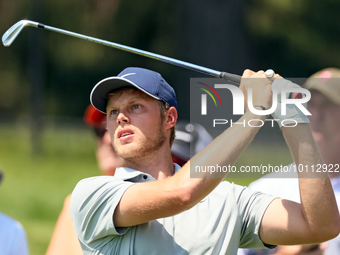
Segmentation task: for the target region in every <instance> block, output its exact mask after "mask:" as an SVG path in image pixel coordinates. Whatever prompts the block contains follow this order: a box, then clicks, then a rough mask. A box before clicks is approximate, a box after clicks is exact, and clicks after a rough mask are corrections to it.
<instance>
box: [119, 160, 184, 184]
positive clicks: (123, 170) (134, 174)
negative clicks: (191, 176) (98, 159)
mask: <svg viewBox="0 0 340 255" xmlns="http://www.w3.org/2000/svg"><path fill="white" fill-rule="evenodd" d="M174 166H175V173H177V172H178V170H179V169H181V167H180V166H179V165H178V164H176V163H174ZM114 178H117V179H121V180H123V181H132V182H148V181H155V180H156V179H155V178H153V177H152V176H151V175H150V174H147V173H143V172H141V171H137V170H134V169H132V168H128V167H117V168H116V173H115V175H114Z"/></svg>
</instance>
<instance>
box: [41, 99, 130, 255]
mask: <svg viewBox="0 0 340 255" xmlns="http://www.w3.org/2000/svg"><path fill="white" fill-rule="evenodd" d="M84 122H85V123H86V125H88V126H89V127H91V128H92V129H93V131H94V133H95V135H96V140H97V150H96V157H97V163H98V166H99V169H100V170H101V172H102V173H103V175H114V174H115V171H116V168H117V167H120V166H124V165H125V164H124V160H123V159H122V158H121V157H119V156H118V155H117V153H116V152H115V151H114V149H113V147H112V144H111V139H110V136H109V134H108V132H107V130H106V115H105V114H104V113H102V112H100V111H98V110H97V109H95V108H94V107H93V106H92V105H89V106H88V107H87V109H86V111H85V114H84ZM70 198H71V195H69V196H67V197H66V199H65V201H64V206H63V209H62V211H61V213H60V215H59V218H58V221H57V223H56V226H55V229H54V232H53V235H52V239H51V241H50V244H49V246H48V249H47V252H46V255H54V254H55V255H60V254H63V255H67V254H70V255H71V254H72V255H78V254H79V255H80V254H83V252H82V250H81V247H80V245H79V241H78V238H77V236H76V233H75V231H74V228H73V223H72V219H71V215H70Z"/></svg>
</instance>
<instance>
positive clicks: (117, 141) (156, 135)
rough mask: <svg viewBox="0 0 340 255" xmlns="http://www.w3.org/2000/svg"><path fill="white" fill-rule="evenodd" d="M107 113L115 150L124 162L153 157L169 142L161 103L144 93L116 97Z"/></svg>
mask: <svg viewBox="0 0 340 255" xmlns="http://www.w3.org/2000/svg"><path fill="white" fill-rule="evenodd" d="M106 112H107V127H108V131H109V134H110V137H111V140H112V141H113V146H114V148H115V150H116V152H117V154H118V155H119V156H121V157H122V158H124V159H128V160H133V159H138V158H142V157H145V156H147V155H149V154H152V153H154V152H155V151H157V150H159V149H160V148H161V147H162V146H163V145H164V143H165V141H166V140H167V139H166V133H165V125H164V121H163V120H161V117H160V109H159V106H158V102H157V100H156V99H153V98H152V97H150V96H148V95H147V94H145V93H143V92H141V91H138V90H124V91H122V92H119V93H117V94H115V95H113V96H112V97H111V98H110V100H109V101H108V104H107V111H106Z"/></svg>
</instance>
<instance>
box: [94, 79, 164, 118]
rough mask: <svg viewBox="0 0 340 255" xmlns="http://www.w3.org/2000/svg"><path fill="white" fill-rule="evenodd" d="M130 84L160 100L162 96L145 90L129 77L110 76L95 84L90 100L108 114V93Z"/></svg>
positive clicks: (98, 108) (99, 109)
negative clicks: (159, 96)
mask: <svg viewBox="0 0 340 255" xmlns="http://www.w3.org/2000/svg"><path fill="white" fill-rule="evenodd" d="M128 86H133V87H135V88H137V89H139V90H141V91H143V92H144V93H146V94H147V95H149V96H151V97H153V98H155V99H157V100H160V98H158V97H156V96H154V95H152V94H150V93H149V92H147V91H145V90H144V89H142V88H141V87H139V86H138V85H137V84H135V83H134V82H132V81H130V80H128V79H125V78H122V77H108V78H106V79H104V80H101V81H100V82H98V83H97V84H96V85H95V86H94V88H93V89H92V91H91V95H90V102H91V104H92V105H93V106H94V107H95V108H96V109H97V110H98V111H101V112H102V113H105V114H106V106H107V96H108V94H109V93H110V92H112V91H114V90H117V89H119V88H123V87H128Z"/></svg>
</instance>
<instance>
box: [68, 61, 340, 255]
mask: <svg viewBox="0 0 340 255" xmlns="http://www.w3.org/2000/svg"><path fill="white" fill-rule="evenodd" d="M248 78H254V79H248ZM255 78H261V79H255ZM275 78H276V79H275ZM273 80H274V81H273ZM272 83H273V84H272ZM287 84H288V82H287V81H286V80H284V79H283V78H281V77H279V76H278V75H275V76H274V78H267V77H266V76H265V73H264V72H263V71H259V72H256V73H255V72H253V71H250V70H245V71H244V73H243V76H242V82H241V89H242V91H243V93H244V96H245V97H247V91H248V88H251V89H252V96H253V105H254V108H256V109H258V110H263V109H269V108H270V107H271V104H272V92H271V91H272V89H271V87H272V85H273V86H274V85H275V86H276V87H277V88H279V89H280V88H281V87H284V86H286V85H287ZM91 102H92V104H93V106H94V107H96V108H97V109H98V110H100V111H102V112H105V113H106V114H107V129H108V132H109V134H110V137H111V140H112V143H113V146H114V148H115V150H116V152H117V154H118V155H119V156H121V157H122V158H123V159H124V161H125V164H126V167H120V168H117V169H116V173H115V176H113V177H111V176H99V177H93V178H87V179H84V180H82V181H80V182H79V183H78V184H77V186H76V187H75V189H74V191H73V193H72V197H71V217H72V219H73V223H74V228H75V231H76V233H77V236H78V239H79V241H80V245H81V247H82V249H83V252H84V254H171V255H173V254H236V253H237V249H238V247H253V248H265V247H267V248H271V247H274V246H275V245H278V244H286V245H287V244H302V243H320V242H323V241H326V240H328V239H331V238H334V237H335V236H337V235H338V233H339V226H340V222H339V214H338V209H337V205H336V202H335V198H334V194H333V190H332V187H331V184H330V181H329V178H328V174H327V173H323V172H321V173H313V176H312V177H316V178H306V177H310V173H307V172H304V171H301V172H299V178H300V180H299V185H300V190H301V194H300V195H301V204H298V203H295V202H292V201H288V200H282V199H280V198H274V197H272V196H269V195H266V194H263V193H259V192H255V191H252V190H250V189H248V188H246V187H241V186H238V185H235V184H232V183H229V182H225V181H223V177H221V176H220V173H219V176H217V175H216V176H215V175H212V176H211V175H210V173H207V176H205V175H202V177H201V178H190V165H193V166H197V165H201V166H202V165H216V164H219V165H223V164H226V165H229V164H230V165H233V164H234V163H235V162H236V160H237V158H238V157H239V156H240V154H241V153H242V151H243V150H244V149H245V148H246V147H247V146H248V145H249V143H250V142H251V141H252V139H253V138H254V136H255V134H256V133H257V132H258V130H259V128H260V126H261V125H258V126H259V127H249V126H244V125H233V126H232V127H231V128H229V129H227V130H226V131H224V132H223V133H222V134H221V135H220V136H219V137H217V138H216V139H215V140H214V141H212V142H211V143H210V144H209V145H208V146H207V147H205V148H204V149H203V150H202V151H200V152H199V153H198V154H197V155H196V156H194V157H193V158H192V159H191V160H190V161H189V162H188V163H187V164H186V165H184V166H183V167H182V168H180V167H179V166H178V165H174V164H173V163H172V158H171V144H172V141H173V139H174V127H175V124H176V120H177V109H176V108H177V102H176V95H175V92H174V90H173V89H172V87H170V85H169V84H167V82H166V81H165V80H164V79H163V78H162V77H161V75H160V74H158V73H156V72H153V71H150V70H146V69H142V68H127V69H125V70H123V71H122V72H121V73H120V74H119V75H118V76H117V77H110V78H107V79H104V80H102V81H101V82H99V83H98V84H97V85H96V86H95V87H94V89H93V90H92V93H91ZM245 104H246V103H245ZM245 108H246V112H245V114H244V115H243V116H242V117H241V118H240V120H239V121H238V122H239V123H244V121H245V122H247V121H248V120H250V119H259V122H260V120H262V121H264V120H265V118H266V116H264V115H263V116H262V115H261V116H258V115H255V114H253V113H252V112H250V111H249V110H248V106H247V104H246V105H245ZM278 108H280V107H278ZM273 117H274V118H275V119H278V120H279V121H281V119H282V118H283V116H280V113H279V112H276V111H275V112H274V113H273ZM285 117H288V118H294V119H295V121H296V122H297V123H298V124H297V125H296V126H295V127H287V125H286V127H282V129H281V130H282V133H283V135H284V137H285V139H286V143H287V145H288V146H289V148H290V151H291V153H292V156H293V158H294V161H295V163H296V164H297V165H298V164H302V165H305V166H311V165H317V164H322V159H321V157H320V155H319V153H318V151H317V149H316V147H315V144H314V141H313V138H312V136H311V131H310V128H309V125H308V123H307V122H308V118H306V117H305V116H302V115H301V112H299V111H297V110H296V109H290V110H289V111H287V116H285ZM252 124H253V123H252ZM259 124H260V123H259ZM253 126H256V125H255V124H253ZM304 169H306V168H304ZM206 177H210V178H206ZM211 177H215V178H211Z"/></svg>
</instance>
